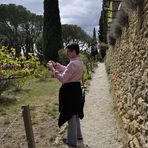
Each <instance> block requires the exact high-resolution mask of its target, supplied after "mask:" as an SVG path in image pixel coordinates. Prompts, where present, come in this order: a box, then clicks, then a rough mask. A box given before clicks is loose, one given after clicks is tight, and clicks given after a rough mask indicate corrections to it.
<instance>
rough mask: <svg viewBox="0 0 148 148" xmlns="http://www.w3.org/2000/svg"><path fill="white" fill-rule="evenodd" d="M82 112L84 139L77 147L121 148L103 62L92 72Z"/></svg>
mask: <svg viewBox="0 0 148 148" xmlns="http://www.w3.org/2000/svg"><path fill="white" fill-rule="evenodd" d="M84 113H85V117H84V119H83V120H82V121H81V128H82V133H83V138H84V141H83V142H81V143H78V147H79V148H85V147H86V148H121V147H122V146H123V141H124V140H123V139H124V138H123V137H124V136H123V135H122V134H123V131H122V128H121V127H122V125H121V123H120V120H119V118H118V116H117V112H116V110H115V107H114V104H113V99H112V96H111V94H110V92H109V82H108V79H107V74H106V70H105V64H104V63H99V64H98V68H97V69H96V70H95V72H94V73H93V76H92V80H91V81H90V84H89V86H88V92H87V94H86V103H85V108H84ZM65 136H66V134H65ZM61 139H62V138H61ZM57 140H59V139H57ZM59 141H60V140H59ZM66 147H67V146H66V145H63V144H61V145H59V148H66Z"/></svg>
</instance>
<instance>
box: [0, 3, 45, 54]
mask: <svg viewBox="0 0 148 148" xmlns="http://www.w3.org/2000/svg"><path fill="white" fill-rule="evenodd" d="M42 22H43V17H42V16H38V15H35V14H33V13H31V12H30V11H28V10H26V8H24V7H23V6H21V5H18V6H17V5H15V4H9V5H7V4H1V5H0V41H1V43H2V44H3V45H7V46H8V47H10V48H12V47H13V48H15V49H16V55H17V56H20V54H21V49H22V48H23V47H24V54H25V55H26V56H27V54H28V53H29V52H32V53H33V44H34V41H35V39H36V37H37V36H38V34H39V33H40V32H41V31H42V28H43V23H42Z"/></svg>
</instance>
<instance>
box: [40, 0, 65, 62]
mask: <svg viewBox="0 0 148 148" xmlns="http://www.w3.org/2000/svg"><path fill="white" fill-rule="evenodd" d="M61 48H62V37H61V21H60V14H59V4H58V0H44V28H43V53H44V61H45V62H47V61H48V60H54V61H57V59H58V50H60V49H61Z"/></svg>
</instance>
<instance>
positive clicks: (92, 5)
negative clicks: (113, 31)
mask: <svg viewBox="0 0 148 148" xmlns="http://www.w3.org/2000/svg"><path fill="white" fill-rule="evenodd" d="M9 3H14V4H17V5H23V6H24V7H26V8H27V9H28V10H30V11H31V12H33V13H36V14H43V0H25V1H21V0H1V1H0V4H9ZM101 7H102V0H73V1H72V0H71V1H70V0H59V9H60V16H61V23H62V24H75V25H78V26H80V27H81V28H82V29H83V30H85V32H87V33H88V34H89V35H91V36H92V33H93V28H94V27H96V31H97V30H98V23H99V17H100V12H101Z"/></svg>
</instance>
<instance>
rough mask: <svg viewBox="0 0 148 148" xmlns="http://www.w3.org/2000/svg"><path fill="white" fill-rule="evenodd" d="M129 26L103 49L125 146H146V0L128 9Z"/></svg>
mask: <svg viewBox="0 0 148 148" xmlns="http://www.w3.org/2000/svg"><path fill="white" fill-rule="evenodd" d="M128 15H129V25H128V26H127V27H124V28H122V35H121V37H120V38H118V39H117V40H116V44H115V46H114V47H110V48H109V49H108V51H107V57H106V67H107V72H108V76H109V80H110V83H111V91H112V94H113V98H114V100H115V102H116V104H117V107H118V111H119V114H120V115H121V118H122V121H123V123H124V129H125V131H126V134H127V139H128V147H129V148H148V0H144V3H143V5H142V7H137V8H136V9H134V10H133V9H129V10H128Z"/></svg>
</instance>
